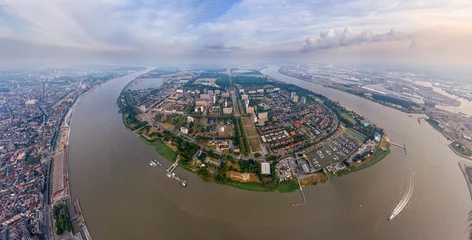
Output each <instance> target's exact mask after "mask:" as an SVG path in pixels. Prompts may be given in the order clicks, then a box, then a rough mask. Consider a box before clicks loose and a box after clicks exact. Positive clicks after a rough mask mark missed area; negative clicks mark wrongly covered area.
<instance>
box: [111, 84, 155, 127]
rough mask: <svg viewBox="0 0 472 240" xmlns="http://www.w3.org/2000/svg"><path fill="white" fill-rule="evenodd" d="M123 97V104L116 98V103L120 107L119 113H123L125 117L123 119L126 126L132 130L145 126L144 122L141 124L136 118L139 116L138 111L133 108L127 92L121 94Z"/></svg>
mask: <svg viewBox="0 0 472 240" xmlns="http://www.w3.org/2000/svg"><path fill="white" fill-rule="evenodd" d="M123 97H124V99H125V104H121V98H118V102H119V106H120V111H121V112H122V113H124V116H125V117H126V118H125V123H126V125H127V126H128V127H129V128H131V129H132V130H135V129H138V128H140V127H143V126H146V125H147V124H148V122H146V121H143V122H141V121H139V120H138V118H137V116H138V114H139V110H138V109H137V108H136V107H135V106H134V104H133V102H132V99H131V96H130V95H129V90H128V91H125V92H124V93H123Z"/></svg>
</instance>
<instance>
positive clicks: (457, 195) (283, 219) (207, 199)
mask: <svg viewBox="0 0 472 240" xmlns="http://www.w3.org/2000/svg"><path fill="white" fill-rule="evenodd" d="M277 70H278V67H277V66H270V67H269V68H267V69H264V70H263V71H262V72H263V73H264V74H267V75H269V76H271V77H274V78H276V79H279V80H281V81H285V82H289V83H293V84H296V85H299V86H301V87H304V88H307V89H310V90H312V91H315V92H318V93H321V94H324V95H325V96H327V97H329V98H331V99H333V100H336V101H339V102H340V103H341V104H343V105H345V106H346V107H348V108H350V109H352V110H355V111H357V112H359V113H361V114H363V115H365V116H366V117H368V118H369V119H370V120H372V121H373V122H375V123H377V124H378V125H379V126H380V127H382V128H384V129H385V131H386V132H387V134H388V135H389V137H390V139H391V140H392V141H393V142H396V143H400V144H402V143H405V144H406V146H407V149H408V155H405V153H404V150H403V149H401V148H397V147H393V146H392V147H391V150H392V153H391V154H390V155H389V156H387V157H386V158H385V159H383V160H382V161H381V162H379V163H377V164H376V165H374V166H372V167H370V168H368V169H365V170H363V171H359V172H355V173H353V174H350V175H347V176H343V177H332V178H331V179H330V181H329V182H328V183H326V184H322V185H318V186H313V187H306V188H305V195H306V198H307V205H305V206H302V207H292V206H291V204H292V203H297V202H300V201H301V196H300V193H299V192H298V191H297V192H294V193H289V194H281V193H278V192H277V193H259V192H250V191H244V190H239V189H235V188H232V187H228V186H224V185H218V184H215V183H207V182H204V181H203V180H201V179H200V177H198V176H197V175H194V174H192V173H190V172H187V171H185V170H182V169H177V171H176V173H177V174H178V175H180V176H182V177H184V178H185V179H187V180H188V187H187V188H183V187H181V186H180V185H178V184H177V182H176V181H173V180H171V179H169V178H167V177H166V176H165V174H164V173H163V172H162V171H161V170H159V169H155V168H151V167H149V165H148V163H149V161H150V160H151V159H152V158H155V159H157V160H159V161H161V162H163V163H164V165H165V166H169V165H170V164H169V163H168V162H167V161H166V160H165V159H164V158H163V157H161V156H159V155H158V154H157V153H156V152H155V151H154V149H153V147H152V146H148V145H146V144H145V143H143V142H142V141H141V140H140V139H138V138H137V137H136V136H134V135H133V133H132V132H131V131H130V130H128V129H126V128H125V126H124V125H123V123H122V120H121V115H120V114H119V113H118V108H117V106H116V99H117V97H118V95H119V93H120V91H121V90H122V89H123V87H124V86H125V85H126V84H127V83H128V82H129V81H131V80H133V79H134V78H135V77H137V76H139V75H140V74H141V73H133V74H130V75H127V76H124V77H121V78H117V79H115V80H112V81H110V82H108V83H106V84H104V85H102V86H101V87H99V88H97V89H95V90H93V92H91V93H90V94H88V95H87V96H86V97H85V99H84V100H83V101H82V102H81V103H80V105H79V106H78V108H77V110H76V112H75V114H74V116H73V121H72V130H71V139H70V150H69V153H70V155H69V156H70V159H69V160H70V161H69V177H70V181H71V183H70V184H71V192H72V195H73V197H79V199H80V202H81V205H82V210H83V212H84V215H85V218H86V221H87V225H88V227H89V230H90V232H91V234H92V237H93V238H94V239H95V240H97V239H98V240H100V239H205V240H208V239H372V240H378V239H391V240H398V239H428V240H433V239H438V240H439V239H441V240H443V239H454V240H455V239H467V232H468V220H467V219H468V213H469V211H470V210H471V209H472V205H471V200H470V195H469V192H468V188H467V185H466V182H465V179H464V176H463V175H462V172H461V170H460V168H459V166H458V165H457V162H458V161H460V160H462V159H461V158H460V157H458V156H456V155H455V154H454V153H453V152H452V151H451V150H450V149H449V148H448V147H447V146H446V144H447V140H446V139H445V138H444V137H442V135H440V134H439V133H438V132H436V131H435V130H434V129H433V128H432V127H430V126H429V125H428V124H426V123H424V122H423V124H418V122H417V119H416V116H415V115H414V116H412V117H409V116H408V114H404V113H402V112H399V111H397V110H394V109H391V108H388V107H385V106H382V105H379V104H376V103H373V102H370V101H368V100H366V99H363V98H359V97H356V96H353V95H349V94H347V93H343V92H339V91H337V90H333V89H328V88H324V87H322V86H319V85H315V84H313V83H308V82H304V81H301V80H298V79H295V78H291V77H287V76H284V75H281V74H280V73H278V71H277ZM413 175H414V183H413V185H414V190H413V193H412V195H411V198H410V199H409V201H408V204H406V206H405V207H404V209H403V211H401V212H400V213H399V215H398V216H397V217H395V218H394V219H393V220H392V221H387V217H388V216H389V215H390V213H391V212H392V211H393V210H394V209H395V207H396V206H397V205H398V203H399V202H400V201H401V200H402V198H403V197H404V195H406V194H407V192H408V190H409V187H410V180H411V179H412V176H413Z"/></svg>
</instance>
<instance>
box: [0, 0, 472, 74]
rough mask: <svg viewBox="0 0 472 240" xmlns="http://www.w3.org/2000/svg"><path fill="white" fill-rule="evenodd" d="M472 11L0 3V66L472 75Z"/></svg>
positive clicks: (87, 0) (282, 4)
mask: <svg viewBox="0 0 472 240" xmlns="http://www.w3.org/2000/svg"><path fill="white" fill-rule="evenodd" d="M471 12H472V2H470V1H460V0H452V1H435V0H433V1H391V0H388V1H387V0H376V1H371V0H358V1H300V0H297V1H291V0H289V1H282V0H270V1H267V0H251V1H233V0H225V1H216V0H213V1H174V0H173V1H151V0H134V1H133V0H81V1H72V0H34V1H31V0H0V52H1V54H0V63H2V64H3V65H11V64H19V63H22V64H26V63H27V64H36V63H40V64H44V63H54V64H56V63H78V62H108V63H126V64H129V63H133V64H151V63H152V64H153V63H171V64H176V63H188V62H195V61H198V62H200V63H201V62H208V63H210V62H218V63H223V62H227V63H236V62H258V61H271V62H282V61H284V62H287V61H300V62H330V63H356V64H358V63H362V64H364V63H365V64H372V63H376V64H395V65H404V66H409V65H418V66H457V67H467V66H471V65H472V61H471V60H470V56H471V54H472V47H471V46H470V44H469V43H470V42H472V14H470V13H471Z"/></svg>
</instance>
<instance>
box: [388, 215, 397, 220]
mask: <svg viewBox="0 0 472 240" xmlns="http://www.w3.org/2000/svg"><path fill="white" fill-rule="evenodd" d="M395 216H396V215H395V214H394V213H392V214H390V216H388V218H387V219H388V220H389V221H392V219H393V218H394V217H395Z"/></svg>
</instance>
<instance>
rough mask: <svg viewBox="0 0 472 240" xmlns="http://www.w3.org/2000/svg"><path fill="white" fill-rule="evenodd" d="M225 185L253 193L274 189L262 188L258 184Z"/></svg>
mask: <svg viewBox="0 0 472 240" xmlns="http://www.w3.org/2000/svg"><path fill="white" fill-rule="evenodd" d="M225 184H226V185H229V186H231V187H235V188H240V189H244V190H249V191H255V192H273V191H275V189H274V188H269V187H264V186H262V185H261V184H259V183H240V182H234V181H228V182H226V183H225Z"/></svg>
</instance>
